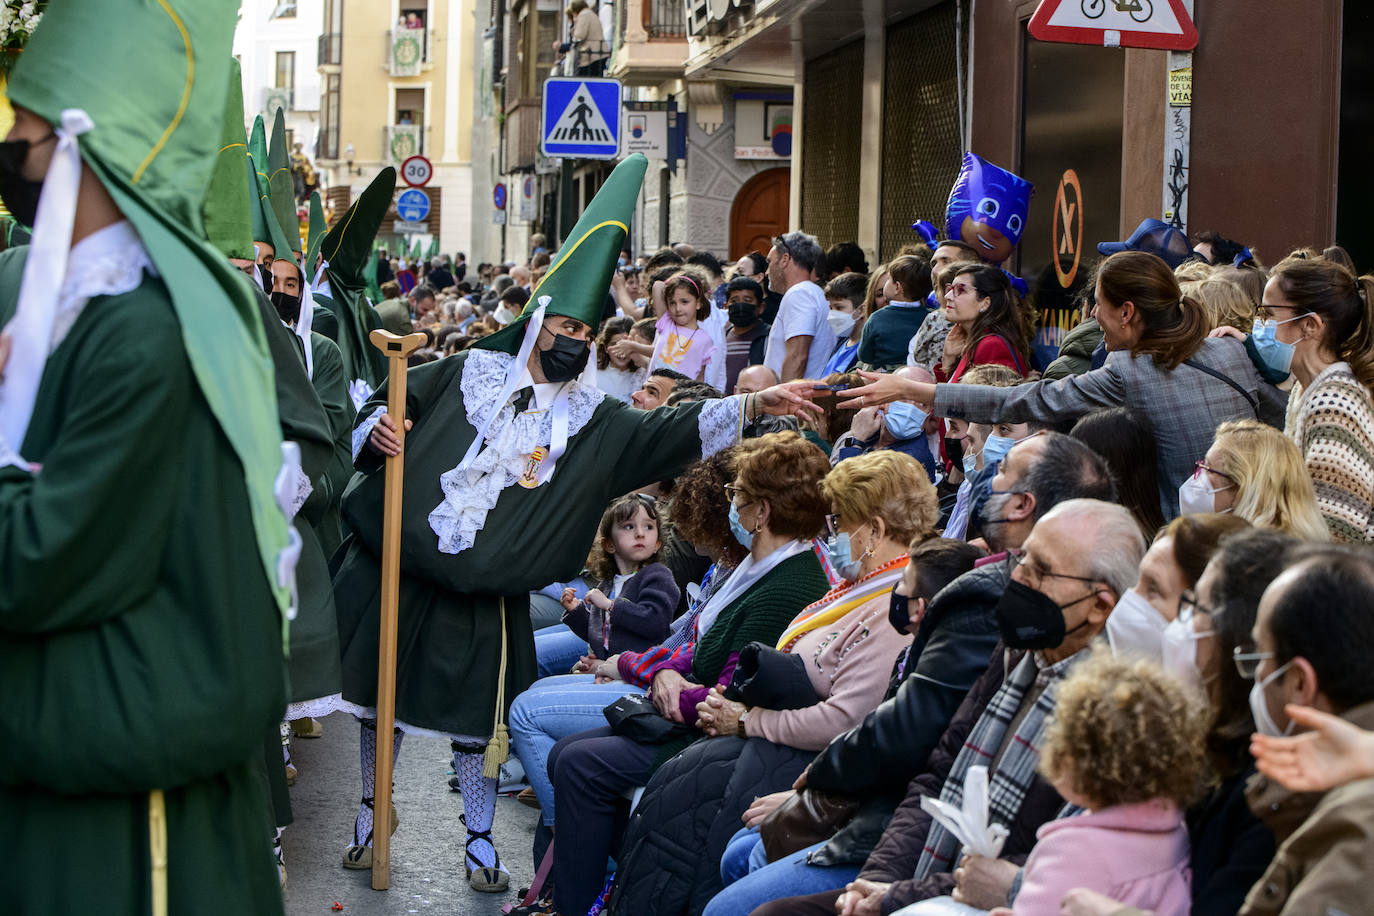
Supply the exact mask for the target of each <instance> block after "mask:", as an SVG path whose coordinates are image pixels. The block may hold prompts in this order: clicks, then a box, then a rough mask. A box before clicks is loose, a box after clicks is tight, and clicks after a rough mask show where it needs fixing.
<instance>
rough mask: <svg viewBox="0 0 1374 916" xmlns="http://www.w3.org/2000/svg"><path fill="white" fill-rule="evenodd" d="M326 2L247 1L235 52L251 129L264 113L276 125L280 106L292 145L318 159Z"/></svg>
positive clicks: (241, 18) (321, 0) (240, 21)
mask: <svg viewBox="0 0 1374 916" xmlns="http://www.w3.org/2000/svg"><path fill="white" fill-rule="evenodd" d="M322 9H323V0H295V2H285V3H284V2H282V0H243V7H242V8H241V9H240V10H239V22H238V27H237V28H236V29H235V31H234V56H235V57H237V58H238V61H239V70H240V73H241V75H242V78H243V107H244V115H245V117H246V118H247V122H248V123H247V125H246V126H247V127H248V128H249V129H251V128H252V124H253V118H254V116H256V115H262V117H263V120H264V121H266V122H267V125H268V127H269V128H270V127H271V124H272V119H273V118H275V117H276V113H277V109H278V108H280V109H282V111H283V112H284V113H285V115H286V133H287V141H288V145H289V146H291V147H292V148H294V145H295V144H297V143H299V144H301V150H302V152H304V153H305V155H307V156H309V157H311V158H312V159H313V158H314V157H315V145H316V143H317V142H318V140H319V126H320V124H319V122H320V75H319V71H318V70H317V69H316V65H315V53H316V46H317V40H318V38H319V34H320V31H319V29H320V17H321V15H323V13H322Z"/></svg>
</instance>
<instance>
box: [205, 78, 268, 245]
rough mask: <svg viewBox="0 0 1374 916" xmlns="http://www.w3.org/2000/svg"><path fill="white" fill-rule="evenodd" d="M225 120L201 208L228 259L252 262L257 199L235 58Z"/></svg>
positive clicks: (207, 228) (209, 231) (208, 231)
mask: <svg viewBox="0 0 1374 916" xmlns="http://www.w3.org/2000/svg"><path fill="white" fill-rule="evenodd" d="M223 121H224V123H223V124H222V125H221V126H220V137H219V144H220V146H219V152H218V153H217V154H216V155H215V164H214V170H213V171H212V172H211V173H210V187H209V188H208V189H207V190H206V192H205V201H204V202H203V203H202V204H201V208H200V209H201V214H202V216H203V217H204V219H205V234H206V237H207V238H209V240H210V244H211V245H214V246H215V247H216V248H218V249H219V250H220V251H221V252H222V253H223V254H224V256H225V257H227V258H240V259H242V260H245V261H252V260H256V252H255V250H254V248H253V198H254V197H256V196H257V186H256V183H254V184H252V185H250V184H249V181H250V180H251V177H250V173H248V172H245V171H244V168H243V163H244V161H245V159H246V158H247V150H248V146H247V143H246V142H245V140H244V136H243V84H242V81H241V78H240V76H239V62H238V61H237V60H235V59H233V58H230V59H229V95H228V98H227V99H226V100H225V103H224V118H223Z"/></svg>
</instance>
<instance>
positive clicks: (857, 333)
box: [825, 273, 868, 375]
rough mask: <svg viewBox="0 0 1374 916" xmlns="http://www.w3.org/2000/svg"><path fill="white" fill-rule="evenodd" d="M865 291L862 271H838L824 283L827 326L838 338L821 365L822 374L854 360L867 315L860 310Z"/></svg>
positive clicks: (848, 366)
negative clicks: (828, 305) (845, 272)
mask: <svg viewBox="0 0 1374 916" xmlns="http://www.w3.org/2000/svg"><path fill="white" fill-rule="evenodd" d="M867 291H868V278H867V277H865V276H864V275H863V274H856V273H847V274H840V275H839V276H838V277H835V278H834V279H833V280H831V281H830V282H829V283H827V284H826V285H825V298H826V300H827V301H828V302H829V303H830V317H829V319H828V320H829V322H830V330H832V331H834V332H835V337H836V339H837V340H839V342H840V343H839V347H838V348H837V349H836V350H835V355H834V356H832V357H830V362H829V363H827V364H826V366H825V374H826V375H830V374H831V373H834V372H848V371H850V370H851V369H853V368H854V364H855V362H857V361H858V354H859V341H860V339H861V338H862V337H863V330H864V324H865V323H866V322H865V318H866V317H867V316H866V314H865V312H864V297H865V295H866V293H867Z"/></svg>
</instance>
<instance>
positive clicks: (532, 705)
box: [509, 636, 645, 826]
mask: <svg viewBox="0 0 1374 916" xmlns="http://www.w3.org/2000/svg"><path fill="white" fill-rule="evenodd" d="M536 638H537V636H536ZM571 665H572V663H571V662H569V667H571ZM565 670H566V669H565ZM644 692H645V691H644V688H642V687H635V686H633V685H631V684H626V683H625V682H624V681H611V682H610V683H609V684H596V683H593V676H592V675H590V674H563V675H559V676H556V677H546V678H541V679H539V680H537V681H535V682H534V685H533V686H531V687H530V689H529V690H526V691H525V692H524V693H522V694H520V696H518V697H516V698H515V702H514V703H512V704H511V707H510V718H509V722H510V740H511V745H512V746H513V747H514V749H515V754H516V756H517V757H519V758H520V762H521V763H522V764H524V766H525V778H526V779H528V780H529V783H530V787H531V788H533V789H534V794H535V796H536V797H537V798H538V799H539V805H540V807H541V808H542V809H543V810H542V811H541V812H540V815H541V817H542V819H543V822H544V824H546V825H548V826H553V810H554V809H553V802H554V795H553V783H552V781H551V780H550V778H549V772H548V759H549V751H551V750H553V746H554V744H555V743H557V741H558V739H560V738H566V737H568V736H569V735H575V734H577V733H578V732H584V731H587V730H588V729H593V728H603V727H605V725H606V716H605V714H604V713H603V712H602V710H604V709H605V708H606V707H607V706H610V705H611V704H612V703H614V702H615V701H616V700H618V699H620V698H621V697H623V696H625V695H626V694H628V693H639V694H642V693H644Z"/></svg>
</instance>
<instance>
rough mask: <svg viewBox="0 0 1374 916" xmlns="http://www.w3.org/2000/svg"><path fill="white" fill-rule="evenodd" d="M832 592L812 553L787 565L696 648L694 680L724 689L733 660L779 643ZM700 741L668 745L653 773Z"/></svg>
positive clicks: (725, 614)
mask: <svg viewBox="0 0 1374 916" xmlns="http://www.w3.org/2000/svg"><path fill="white" fill-rule="evenodd" d="M829 590H830V583H829V581H828V580H827V579H826V577H825V572H824V571H823V570H822V569H821V564H820V561H818V560H817V559H816V555H815V553H813V552H812V551H810V550H808V551H806V552H805V553H799V554H797V555H796V556H793V557H788V558H787V559H786V560H783V561H782V562H781V563H779V564H778V565H777V566H775V567H773V568H772V569H771V570H769V571H768V572H767V573H765V574H764V576H763V578H761V579H759V581H757V582H755V583H754V584H753V585H752V586H750V587H749V588H748V589H747V590H746V591H745V592H744V594H742V595H740V596H739V597H738V598H736V599H735V600H734V601H733V602H731V603H730V604H728V605H726V606H725V608H724V609H723V610H722V611H721V612H720V616H718V617H717V618H716V621H715V623H713V624H712V625H711V629H709V630H707V631H706V635H705V636H703V637H702V638H701V641H700V642H698V643H697V647H696V651H695V652H694V653H693V655H692V677H691V679H692V680H693V681H695V682H696V683H697V684H702V685H714V684H719V683H720V682H721V675H722V674H723V673H724V671H725V668H726V666H727V665H728V664H729V663H730V660H731V657H732V656H734V655H737V654H738V653H739V651H740V650H741V649H743V648H744V647H745V646H747V645H749V643H751V642H755V641H758V642H762V643H766V644H767V645H770V646H771V645H773V644H774V643H776V642H777V641H778V637H780V636H782V633H783V630H785V629H786V628H787V625H788V624H789V623H791V622H792V619H793V618H794V617H796V616H797V614H799V613H800V612H801V610H802V609H803V608H805V607H806V606H807V605H809V604H814V603H815V602H817V601H819V600H820V599H821V598H822V597H823V596H824V595H825V593H826V592H827V591H829ZM701 737H703V735H702V733H701V732H695V731H694V732H693V733H692V734H690V735H686V736H684V737H682V738H679V739H677V740H676V741H670V742H668V743H667V744H664V745H663V746H662V747H660V749H659V752H658V755H657V756H656V757H655V758H654V769H655V770H657V769H658V768H659V767H660V766H662V765H663V764H664V763H666V762H667V761H668V760H669V759H671V758H672V757H674V756H676V755H677V754H679V753H681V752H682V750H683V749H685V748H686V747H687V746H688V745H689V744H691V743H692V742H693V741H696V740H697V739H698V738H701Z"/></svg>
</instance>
